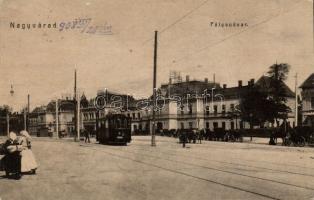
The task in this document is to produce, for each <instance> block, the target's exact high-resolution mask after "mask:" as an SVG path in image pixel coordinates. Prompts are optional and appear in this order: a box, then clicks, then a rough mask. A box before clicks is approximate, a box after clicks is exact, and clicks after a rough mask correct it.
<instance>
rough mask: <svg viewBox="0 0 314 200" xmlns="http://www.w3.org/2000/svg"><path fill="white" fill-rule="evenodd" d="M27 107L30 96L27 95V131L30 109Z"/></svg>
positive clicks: (27, 128)
mask: <svg viewBox="0 0 314 200" xmlns="http://www.w3.org/2000/svg"><path fill="white" fill-rule="evenodd" d="M29 105H30V95H29V94H28V95H27V115H26V130H27V131H29V121H28V120H29V111H30V108H29Z"/></svg>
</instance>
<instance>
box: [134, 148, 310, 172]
mask: <svg viewBox="0 0 314 200" xmlns="http://www.w3.org/2000/svg"><path fill="white" fill-rule="evenodd" d="M137 149H138V150H140V151H142V150H145V151H149V152H153V151H150V150H147V149H140V148H137ZM133 152H134V151H133ZM159 152H162V153H164V154H167V155H171V156H176V157H177V156H180V157H185V158H191V156H186V155H178V154H173V153H170V152H166V151H159ZM204 157H205V156H203V157H200V156H193V158H196V159H199V160H203V161H208V162H216V163H223V164H229V165H237V166H243V167H250V168H255V169H262V170H269V171H272V172H280V173H287V174H294V175H300V176H308V177H314V175H313V174H306V173H299V172H292V171H286V170H278V169H271V168H267V167H259V166H253V165H247V164H241V163H234V162H227V161H220V160H212V159H206V158H204Z"/></svg>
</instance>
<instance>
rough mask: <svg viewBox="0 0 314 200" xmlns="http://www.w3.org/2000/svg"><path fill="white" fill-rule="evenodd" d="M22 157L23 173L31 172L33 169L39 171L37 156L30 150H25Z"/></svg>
mask: <svg viewBox="0 0 314 200" xmlns="http://www.w3.org/2000/svg"><path fill="white" fill-rule="evenodd" d="M21 155H22V161H21V172H30V171H31V170H33V169H37V167H38V165H37V162H36V160H35V156H34V154H33V152H32V151H31V150H30V149H26V150H23V151H22V152H21Z"/></svg>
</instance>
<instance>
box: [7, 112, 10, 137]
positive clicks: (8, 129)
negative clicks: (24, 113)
mask: <svg viewBox="0 0 314 200" xmlns="http://www.w3.org/2000/svg"><path fill="white" fill-rule="evenodd" d="M7 134H8V137H9V134H10V116H9V110H8V111H7Z"/></svg>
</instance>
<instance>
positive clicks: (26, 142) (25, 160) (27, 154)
mask: <svg viewBox="0 0 314 200" xmlns="http://www.w3.org/2000/svg"><path fill="white" fill-rule="evenodd" d="M20 135H21V136H20V137H19V140H20V143H21V145H22V146H23V149H24V150H23V151H22V152H21V156H22V161H21V172H22V173H32V174H35V173H36V169H37V167H38V165H37V162H36V160H35V156H34V154H33V152H32V150H31V136H30V135H29V134H28V132H27V131H25V130H23V131H21V132H20Z"/></svg>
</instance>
